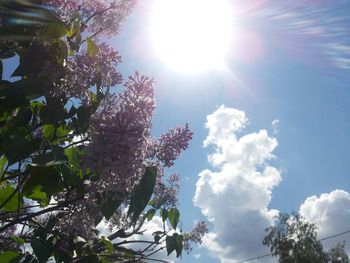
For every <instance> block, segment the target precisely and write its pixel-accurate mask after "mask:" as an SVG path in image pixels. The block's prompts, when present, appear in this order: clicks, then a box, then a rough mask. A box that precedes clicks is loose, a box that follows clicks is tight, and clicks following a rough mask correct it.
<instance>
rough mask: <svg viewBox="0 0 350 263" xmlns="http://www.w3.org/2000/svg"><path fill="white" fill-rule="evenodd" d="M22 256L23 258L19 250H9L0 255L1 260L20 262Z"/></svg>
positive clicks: (9, 262) (6, 262) (4, 262)
mask: <svg viewBox="0 0 350 263" xmlns="http://www.w3.org/2000/svg"><path fill="white" fill-rule="evenodd" d="M20 258H21V255H20V254H19V253H18V252H16V251H12V250H9V251H6V252H5V253H3V254H1V255H0V262H1V263H15V262H18V261H19V260H20Z"/></svg>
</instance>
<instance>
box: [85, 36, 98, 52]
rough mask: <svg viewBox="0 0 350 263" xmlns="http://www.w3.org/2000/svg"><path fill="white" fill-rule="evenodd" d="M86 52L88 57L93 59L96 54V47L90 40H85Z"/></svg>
mask: <svg viewBox="0 0 350 263" xmlns="http://www.w3.org/2000/svg"><path fill="white" fill-rule="evenodd" d="M86 44H87V52H88V55H89V56H90V57H94V56H95V55H96V54H97V52H98V47H97V45H96V44H95V43H94V41H93V40H92V39H91V38H89V37H88V38H87V39H86Z"/></svg>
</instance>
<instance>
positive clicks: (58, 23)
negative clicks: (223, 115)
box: [0, 0, 207, 263]
mask: <svg viewBox="0 0 350 263" xmlns="http://www.w3.org/2000/svg"><path fill="white" fill-rule="evenodd" d="M134 5H135V2H134V1H132V0H114V1H102V0H92V1H73V0H47V1H43V0H32V1H29V0H28V1H23V0H22V1H14V0H4V1H1V3H0V13H1V24H0V66H1V67H0V69H1V72H0V76H1V80H0V262H46V261H47V260H48V259H49V258H50V257H54V258H55V261H56V262H104V263H105V262H118V261H123V262H135V261H142V260H152V256H153V255H154V254H155V253H156V252H158V251H159V250H162V249H166V251H167V252H168V255H170V254H171V253H176V256H178V257H179V256H180V255H181V253H182V251H183V249H184V248H186V249H187V250H190V245H189V243H190V242H197V243H198V242H201V238H202V237H203V235H204V234H205V233H206V232H207V226H206V224H205V223H204V222H200V223H199V224H198V225H197V227H196V228H195V229H194V230H192V231H191V232H189V233H182V230H181V229H179V227H178V225H179V222H180V212H179V210H178V209H177V204H178V201H177V194H178V189H179V176H177V175H166V174H165V168H166V167H171V166H172V165H173V164H174V161H175V159H176V158H177V157H178V156H179V155H180V153H181V152H182V151H183V150H185V149H186V148H187V146H188V143H189V141H190V140H191V138H192V133H191V132H190V130H189V128H188V125H185V126H184V127H177V128H174V129H171V130H169V131H168V132H166V133H165V134H163V135H162V136H160V137H159V138H154V137H152V135H151V121H152V115H153V112H154V109H155V99H154V87H153V86H154V82H153V80H152V79H150V78H148V77H146V76H143V75H141V74H140V73H138V72H135V73H134V74H133V75H131V76H129V77H128V78H127V79H126V80H124V79H123V77H122V76H121V74H120V73H119V72H118V70H117V68H116V67H117V65H118V64H119V63H120V62H121V57H120V55H119V53H118V52H117V51H116V50H114V49H113V48H112V47H111V46H109V45H108V44H107V43H104V42H103V41H102V39H106V37H112V36H115V35H117V34H118V32H119V29H120V26H121V24H122V22H123V21H124V20H125V18H126V17H127V15H128V14H129V13H130V12H131V10H132V8H133V7H134ZM7 59H12V61H17V60H18V66H17V68H16V69H15V70H14V72H13V73H12V75H11V77H10V78H7V79H5V78H3V77H2V76H3V68H4V67H5V68H6V67H7V65H9V62H8V61H7ZM116 86H119V87H120V86H121V87H122V88H119V89H118V90H117V92H111V89H115V87H116ZM157 213H159V215H160V216H161V218H162V220H163V227H161V229H159V230H158V231H156V232H154V233H153V236H154V240H153V241H149V240H142V238H141V237H139V238H138V242H139V243H140V244H143V245H144V247H143V248H142V249H132V247H130V244H132V243H133V242H135V237H134V236H138V235H141V234H142V233H143V230H142V227H143V226H144V224H145V223H146V222H147V221H151V220H152V219H153V218H154V215H156V214H157ZM99 224H103V225H105V226H106V227H109V229H110V230H111V234H110V235H109V236H108V237H104V236H101V233H99V231H98V230H97V229H96V226H97V225H99ZM170 232H171V234H170ZM130 238H133V239H132V240H131V239H130ZM115 240H117V241H118V242H116V241H115ZM29 247H31V249H28V248H29Z"/></svg>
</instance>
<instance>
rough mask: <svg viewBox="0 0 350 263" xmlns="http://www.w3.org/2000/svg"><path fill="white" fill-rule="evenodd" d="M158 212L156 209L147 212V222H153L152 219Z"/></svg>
mask: <svg viewBox="0 0 350 263" xmlns="http://www.w3.org/2000/svg"><path fill="white" fill-rule="evenodd" d="M156 211H157V210H156V209H154V208H152V209H150V210H148V211H147V213H146V217H147V220H148V221H151V220H152V218H153V216H154V214H155V213H156Z"/></svg>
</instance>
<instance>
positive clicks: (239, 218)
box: [194, 106, 281, 263]
mask: <svg viewBox="0 0 350 263" xmlns="http://www.w3.org/2000/svg"><path fill="white" fill-rule="evenodd" d="M247 123H248V120H247V118H246V116H245V113H244V112H243V111H239V110H237V109H233V108H227V107H225V106H221V107H219V109H218V110H216V111H215V112H214V113H213V114H211V115H208V116H207V123H206V128H208V129H209V134H208V137H207V138H206V140H205V141H204V145H205V146H208V145H212V146H214V153H212V154H210V155H209V156H208V161H209V163H210V164H211V165H212V166H213V167H214V168H216V170H215V171H212V170H204V171H202V172H201V173H200V174H199V180H198V181H197V184H196V194H195V197H194V203H195V205H196V206H198V207H200V208H201V210H202V213H203V214H204V215H205V216H207V218H208V219H209V220H210V222H211V223H212V226H213V230H212V232H211V233H209V234H208V235H207V236H206V237H205V239H204V242H203V244H204V246H205V247H206V248H208V250H209V251H210V252H212V254H213V255H216V256H218V257H220V259H221V262H223V263H226V262H227V263H229V262H236V261H237V260H241V259H245V258H249V257H253V256H258V255H261V254H266V253H268V249H267V248H266V247H264V246H263V245H262V239H263V236H264V230H265V228H266V227H268V226H269V225H271V224H272V223H273V221H274V217H275V216H276V215H277V214H278V211H277V210H270V209H269V208H268V206H269V203H270V200H271V192H272V189H273V188H274V187H275V186H277V185H278V184H279V182H280V181H281V176H280V171H279V170H278V169H277V168H275V167H273V166H271V165H269V164H268V161H269V160H271V159H272V158H274V156H273V154H272V152H273V151H274V149H275V148H276V147H277V145H278V143H277V140H276V139H275V138H272V137H270V136H269V135H268V132H267V131H266V130H260V131H259V132H256V133H250V134H247V135H242V136H241V137H239V136H238V134H237V133H239V132H241V131H242V130H243V129H244V128H245V126H246V125H247ZM271 260H272V259H271V258H267V259H266V261H264V260H262V261H260V262H268V261H271Z"/></svg>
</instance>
